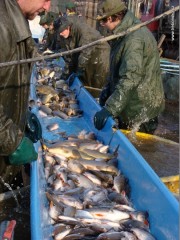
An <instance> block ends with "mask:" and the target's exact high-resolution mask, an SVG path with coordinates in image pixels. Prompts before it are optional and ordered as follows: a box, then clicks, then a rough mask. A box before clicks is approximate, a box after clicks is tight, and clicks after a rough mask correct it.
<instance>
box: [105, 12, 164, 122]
mask: <svg viewBox="0 0 180 240" xmlns="http://www.w3.org/2000/svg"><path fill="white" fill-rule="evenodd" d="M138 23H140V21H139V20H138V19H137V18H136V17H134V15H133V14H132V13H131V12H130V11H128V12H127V13H126V15H125V17H124V19H123V20H122V22H121V24H119V25H118V26H116V28H115V29H114V31H113V32H114V34H118V33H120V32H122V31H124V30H126V29H127V28H129V27H132V26H134V25H136V24H138ZM107 89H108V91H109V98H108V99H107V100H106V103H105V106H106V108H107V109H108V111H109V112H110V113H111V114H112V115H113V116H114V117H120V118H121V119H122V121H123V122H124V123H127V124H129V125H130V126H131V125H132V124H133V125H134V124H135V123H142V122H146V121H148V119H152V118H154V117H156V116H158V114H159V113H160V112H161V111H162V110H163V108H164V91H163V85H162V80H161V70H160V62H159V53H158V49H157V43H156V40H155V39H154V37H153V35H152V34H151V32H150V31H149V30H148V29H147V28H146V27H143V28H141V29H139V30H137V31H134V32H131V33H129V34H128V35H126V36H123V37H119V38H118V39H114V40H113V41H112V45H111V54H110V76H109V83H108V86H107Z"/></svg>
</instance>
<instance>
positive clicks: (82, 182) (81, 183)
mask: <svg viewBox="0 0 180 240" xmlns="http://www.w3.org/2000/svg"><path fill="white" fill-rule="evenodd" d="M68 176H69V178H70V179H72V180H73V181H74V182H75V184H76V185H77V186H78V187H84V188H94V186H95V185H94V183H93V182H92V181H91V180H89V179H88V178H87V177H85V176H83V175H81V174H69V175H68Z"/></svg>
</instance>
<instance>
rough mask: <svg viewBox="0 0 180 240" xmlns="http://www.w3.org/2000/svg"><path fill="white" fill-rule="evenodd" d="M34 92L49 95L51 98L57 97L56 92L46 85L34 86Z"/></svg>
mask: <svg viewBox="0 0 180 240" xmlns="http://www.w3.org/2000/svg"><path fill="white" fill-rule="evenodd" d="M36 91H37V92H38V93H40V94H46V95H47V94H51V95H52V96H54V95H57V91H56V90H54V88H53V87H50V86H48V85H40V86H36Z"/></svg>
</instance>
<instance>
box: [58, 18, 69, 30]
mask: <svg viewBox="0 0 180 240" xmlns="http://www.w3.org/2000/svg"><path fill="white" fill-rule="evenodd" d="M71 24H72V23H71V22H69V21H68V19H67V18H65V17H61V18H60V21H59V29H58V32H59V33H61V32H63V31H64V30H65V29H66V28H67V27H68V26H70V25H71Z"/></svg>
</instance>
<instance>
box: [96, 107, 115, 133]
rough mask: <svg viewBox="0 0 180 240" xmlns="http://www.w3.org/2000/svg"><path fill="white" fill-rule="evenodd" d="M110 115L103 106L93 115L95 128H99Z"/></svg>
mask: <svg viewBox="0 0 180 240" xmlns="http://www.w3.org/2000/svg"><path fill="white" fill-rule="evenodd" d="M110 116H111V114H110V112H109V111H108V110H107V109H106V108H105V107H103V108H102V109H101V110H100V111H99V112H97V113H96V114H95V115H94V126H95V128H97V129H98V130H101V129H102V128H103V127H104V125H105V123H106V122H107V119H108V117H110Z"/></svg>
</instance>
